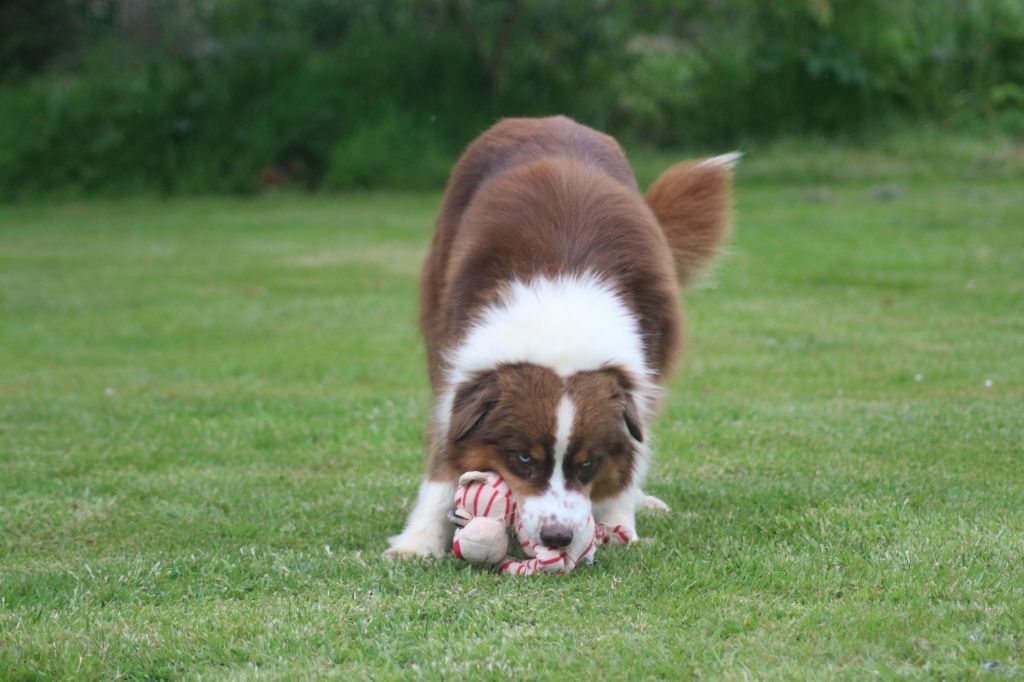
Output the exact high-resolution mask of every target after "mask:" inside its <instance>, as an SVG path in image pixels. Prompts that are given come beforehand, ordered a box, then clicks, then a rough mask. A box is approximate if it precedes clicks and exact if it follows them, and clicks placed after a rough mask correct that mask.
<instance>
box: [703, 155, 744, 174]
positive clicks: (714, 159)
mask: <svg viewBox="0 0 1024 682" xmlns="http://www.w3.org/2000/svg"><path fill="white" fill-rule="evenodd" d="M742 157H743V152H741V151H735V152H729V153H727V154H719V155H718V156H711V157H709V158H706V159H704V160H702V161H701V162H700V165H702V166H725V167H726V168H728V169H729V170H732V169H733V168H735V167H736V164H737V163H739V161H740V159H741V158H742Z"/></svg>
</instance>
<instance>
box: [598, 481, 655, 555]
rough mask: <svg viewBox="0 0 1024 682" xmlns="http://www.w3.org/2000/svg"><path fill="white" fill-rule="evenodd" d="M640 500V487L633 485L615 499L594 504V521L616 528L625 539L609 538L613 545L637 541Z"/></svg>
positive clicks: (614, 536)
mask: <svg viewBox="0 0 1024 682" xmlns="http://www.w3.org/2000/svg"><path fill="white" fill-rule="evenodd" d="M642 498H643V493H642V492H641V491H640V487H639V486H637V485H636V484H633V485H631V486H629V487H628V488H626V489H625V490H623V491H622V492H621V493H619V494H618V495H616V496H615V497H609V498H608V499H605V500H597V501H595V502H594V509H593V512H594V519H595V520H596V521H597V522H598V523H600V524H602V525H604V526H607V527H609V528H615V527H616V526H618V527H619V529H620V530H621V532H622V533H623V534H624V535H625V536H626V538H627V539H626V540H617V539H616V538H617V537H619V536H618V535H613V536H610V537H611V542H612V543H613V544H619V543H620V542H621V543H626V542H636V541H637V539H638V537H637V534H636V510H637V507H638V506H639V503H640V500H641V499H642Z"/></svg>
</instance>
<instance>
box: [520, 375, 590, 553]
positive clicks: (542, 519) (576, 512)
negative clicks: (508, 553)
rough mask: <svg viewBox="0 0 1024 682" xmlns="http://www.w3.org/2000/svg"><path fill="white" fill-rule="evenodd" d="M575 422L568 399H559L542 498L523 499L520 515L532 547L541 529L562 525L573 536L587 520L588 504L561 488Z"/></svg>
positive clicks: (574, 407)
mask: <svg viewBox="0 0 1024 682" xmlns="http://www.w3.org/2000/svg"><path fill="white" fill-rule="evenodd" d="M575 418H576V406H575V405H574V404H573V402H572V400H571V399H570V398H569V396H567V395H563V396H562V399H561V400H560V401H559V403H558V412H557V413H556V419H555V448H554V453H553V454H554V470H553V471H552V472H551V478H550V479H549V480H548V489H547V490H546V491H544V494H543V495H534V496H531V497H528V498H526V499H525V500H524V501H523V506H522V512H521V514H520V518H521V520H522V522H523V530H524V531H525V533H526V536H527V537H528V538H529V539H530V541H531V542H533V543H534V544H543V543H542V542H541V541H540V532H541V530H542V529H543V528H544V526H547V525H551V524H556V523H557V524H563V525H566V526H568V527H569V528H571V529H572V530H573V532H574V533H575V532H577V531H579V530H580V529H581V528H583V527H584V526H585V525H586V524H587V519H588V518H590V500H589V499H587V497H586V496H584V495H581V494H580V493H578V492H576V491H573V490H568V489H567V488H566V486H565V468H564V466H565V452H566V450H568V448H569V438H570V437H571V436H572V424H573V420H574V419H575Z"/></svg>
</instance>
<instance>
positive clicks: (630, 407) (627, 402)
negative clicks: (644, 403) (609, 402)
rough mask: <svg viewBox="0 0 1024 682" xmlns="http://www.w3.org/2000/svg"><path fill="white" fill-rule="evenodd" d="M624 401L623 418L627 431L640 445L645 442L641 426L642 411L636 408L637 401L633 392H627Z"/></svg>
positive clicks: (624, 394)
mask: <svg viewBox="0 0 1024 682" xmlns="http://www.w3.org/2000/svg"><path fill="white" fill-rule="evenodd" d="M623 396H624V397H623V400H622V418H623V420H625V422H626V430H627V431H629V435H631V436H633V438H635V439H636V441H637V442H638V443H643V442H644V431H643V429H642V428H641V426H640V411H639V410H638V409H637V407H636V400H635V399H634V398H633V392H632V391H625V392H624V393H623Z"/></svg>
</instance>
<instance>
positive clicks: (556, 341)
mask: <svg viewBox="0 0 1024 682" xmlns="http://www.w3.org/2000/svg"><path fill="white" fill-rule="evenodd" d="M446 359H447V365H448V369H447V374H446V387H445V388H444V389H443V390H442V391H441V393H440V395H439V397H438V401H437V404H436V405H435V407H434V428H433V429H432V432H433V437H434V439H435V443H434V447H435V449H436V451H439V450H440V448H443V447H444V445H445V443H446V441H447V438H448V427H449V422H450V420H451V411H452V403H453V402H454V400H455V391H456V388H457V387H458V385H459V384H460V383H462V382H464V381H466V380H468V379H470V378H471V377H472V376H473V374H474V373H476V372H482V371H487V370H491V369H494V368H495V367H497V366H498V365H500V364H503V363H514V362H529V363H533V364H537V365H542V366H545V367H549V368H551V369H552V370H554V371H555V372H556V373H558V374H559V375H560V376H562V377H568V376H570V375H572V374H575V373H576V372H582V371H586V370H596V369H600V368H601V367H603V366H606V365H615V366H618V367H620V368H622V369H623V370H625V371H627V372H628V373H629V374H630V375H631V378H632V379H633V381H634V382H635V383H636V385H637V388H636V390H635V391H634V399H635V400H636V401H637V406H638V408H639V411H640V420H641V422H642V425H643V424H645V423H646V421H647V419H648V417H649V415H650V414H651V413H652V412H653V410H654V402H655V400H656V397H657V394H658V388H657V386H656V385H655V383H654V382H653V381H652V379H651V371H650V369H649V368H648V367H647V363H646V361H645V359H644V347H643V340H642V335H641V333H640V324H639V322H638V321H637V319H636V317H635V316H634V315H633V314H632V313H631V312H630V310H629V308H628V307H627V306H626V305H625V304H624V303H623V302H622V300H621V299H620V298H619V296H618V294H616V293H615V290H614V289H613V288H612V287H611V286H609V285H608V284H607V283H605V282H603V281H602V280H601V279H599V278H598V277H597V276H595V275H593V274H589V273H588V274H582V275H565V276H561V277H555V278H549V277H537V278H535V279H532V280H530V281H529V282H523V281H519V280H516V281H513V282H511V283H510V284H509V285H508V289H507V291H506V292H505V295H504V296H503V297H502V299H501V301H500V302H499V303H497V304H495V305H492V306H490V307H488V308H485V309H484V310H483V311H482V312H481V313H480V315H479V316H478V317H477V319H476V322H475V323H474V324H473V325H472V326H471V327H470V329H469V331H468V332H467V333H466V336H465V337H464V339H463V340H462V342H461V343H459V344H458V345H457V346H456V347H455V348H453V349H450V350H449V352H448V353H447V355H446ZM558 409H559V411H558V420H557V433H556V443H558V444H559V445H558V446H557V448H556V453H555V457H556V464H555V471H554V473H553V474H552V477H551V480H550V482H549V488H548V491H547V492H546V493H545V494H544V495H541V496H539V497H532V498H530V499H528V500H525V501H524V503H523V507H522V509H523V519H524V525H525V526H526V528H527V532H528V533H529V537H530V538H531V539H533V540H534V541H535V542H538V541H539V534H540V527H541V525H543V524H545V523H565V524H566V525H568V526H570V527H571V528H573V529H577V528H581V527H582V526H583V524H585V523H586V519H587V517H588V515H589V514H590V509H591V505H590V500H589V499H587V498H586V497H585V496H584V495H581V494H579V493H576V492H572V491H569V490H566V488H565V477H564V471H563V469H562V462H563V461H564V459H565V449H566V448H567V447H568V441H569V435H570V434H571V429H572V421H573V415H574V412H575V407H574V406H573V404H572V401H571V400H569V399H568V397H564V398H563V399H562V401H561V402H560V404H559V408H558ZM558 448H560V451H559V450H558ZM647 460H648V449H647V447H645V446H643V445H640V444H638V450H637V461H636V474H635V475H634V483H633V485H632V486H631V488H630V497H629V499H630V500H632V501H633V504H634V507H633V509H632V511H630V514H633V513H634V512H635V504H636V503H637V502H638V500H639V497H638V496H639V490H640V485H641V483H642V480H643V474H644V472H646V470H647ZM442 485H444V486H445V487H444V488H442V487H440V486H442ZM454 493H455V486H454V484H452V485H451V486H447V485H446V484H441V483H438V482H431V481H424V483H423V485H421V486H420V493H419V497H418V498H417V501H416V506H415V507H414V508H413V510H412V512H410V514H409V519H408V521H407V522H406V527H405V530H403V531H402V533H401V534H400V535H396V536H395V537H393V538H391V549H389V550H388V551H387V552H385V555H387V556H392V557H394V556H430V555H434V556H440V555H441V554H443V553H444V551H445V550H446V549H447V545H448V544H449V543H450V542H451V529H450V525H451V524H449V523H448V521H447V519H446V518H445V516H446V514H447V512H448V510H449V509H450V508H451V507H452V504H453V496H454ZM620 497H621V496H620ZM616 499H618V498H616ZM623 504H624V503H623ZM617 509H618V508H617ZM624 515H625V511H624V507H623V511H621V512H620V513H617V514H616V516H624ZM630 519H632V516H630ZM634 526H635V524H632V525H631V526H630V527H634Z"/></svg>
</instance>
